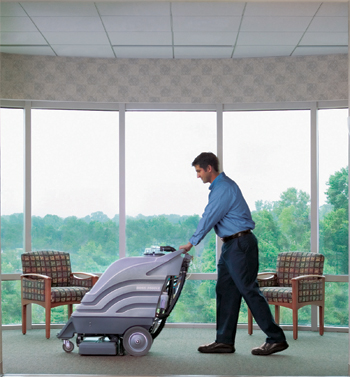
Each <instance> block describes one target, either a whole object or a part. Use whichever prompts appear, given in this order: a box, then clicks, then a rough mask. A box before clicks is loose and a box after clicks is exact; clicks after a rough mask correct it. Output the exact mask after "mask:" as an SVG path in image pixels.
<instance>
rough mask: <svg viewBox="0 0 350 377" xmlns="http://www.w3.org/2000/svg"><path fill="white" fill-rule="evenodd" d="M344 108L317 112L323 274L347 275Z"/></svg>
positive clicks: (346, 164)
mask: <svg viewBox="0 0 350 377" xmlns="http://www.w3.org/2000/svg"><path fill="white" fill-rule="evenodd" d="M347 115H348V114H347V109H332V110H320V111H319V113H318V123H319V177H320V178H319V182H320V183H319V197H320V202H319V205H320V208H319V217H320V252H321V253H322V254H324V255H325V257H326V258H325V273H327V274H336V275H342V274H347V273H348V202H349V194H348V130H347Z"/></svg>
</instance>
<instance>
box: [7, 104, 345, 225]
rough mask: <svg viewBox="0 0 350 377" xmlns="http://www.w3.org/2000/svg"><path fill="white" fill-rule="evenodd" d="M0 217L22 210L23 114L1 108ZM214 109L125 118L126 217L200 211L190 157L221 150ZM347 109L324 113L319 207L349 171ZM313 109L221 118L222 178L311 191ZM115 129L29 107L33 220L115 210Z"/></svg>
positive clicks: (246, 190) (258, 194) (101, 119)
mask: <svg viewBox="0 0 350 377" xmlns="http://www.w3.org/2000/svg"><path fill="white" fill-rule="evenodd" d="M0 121H1V164H2V166H1V173H2V186H1V188H2V194H1V199H2V214H3V215H4V214H5V215H6V214H12V213H20V212H22V211H23V111H22V110H20V109H16V110H14V109H2V110H1V113H0ZM215 135H216V114H215V113H212V112H192V113H191V112H127V113H126V211H127V215H130V216H136V215H138V214H143V215H147V216H149V215H159V214H180V215H192V214H199V215H200V214H202V212H203V209H204V207H205V205H206V203H207V197H208V193H209V190H208V188H209V185H204V184H203V183H202V181H201V180H199V179H197V178H196V174H195V171H194V168H193V167H192V166H191V163H192V161H193V159H194V158H195V157H196V156H197V155H198V154H199V153H201V152H202V151H212V152H214V153H216V136H215ZM347 144H348V131H347V110H346V109H343V110H322V111H319V156H320V160H319V161H320V163H319V165H320V170H319V177H320V205H322V204H324V203H325V200H326V196H325V195H324V192H325V190H326V189H327V186H326V182H327V180H328V179H329V176H330V175H331V174H333V173H334V172H335V171H338V170H340V168H342V167H345V166H346V165H347V159H348V157H347V155H348V146H347ZM309 145H310V129H309V112H308V111H288V112H286V111H285V112H282V111H275V112H273V111H265V112H259V113H257V112H250V113H248V112H235V113H233V112H229V113H224V159H223V168H224V171H225V173H226V174H227V175H228V176H230V177H231V178H232V179H234V180H235V181H236V182H237V183H238V185H239V186H240V187H241V189H242V192H243V195H244V196H245V198H246V200H247V202H248V205H249V206H250V208H251V210H254V209H255V201H256V200H264V201H274V200H279V197H280V194H281V193H282V192H283V191H285V190H286V189H288V188H289V187H295V188H297V189H298V190H303V191H305V192H308V193H310V147H309ZM118 175H119V126H118V114H117V113H113V112H94V111H93V112H84V111H57V110H32V214H33V215H36V216H45V215H46V214H54V215H58V216H61V217H67V216H72V215H74V216H77V217H84V216H87V215H90V214H91V213H93V212H97V211H102V212H104V213H105V214H106V215H107V216H109V217H110V218H112V217H113V216H114V215H115V214H117V213H119V205H118V203H119V177H118Z"/></svg>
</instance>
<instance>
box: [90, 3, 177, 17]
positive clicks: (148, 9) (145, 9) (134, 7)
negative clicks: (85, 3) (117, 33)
mask: <svg viewBox="0 0 350 377" xmlns="http://www.w3.org/2000/svg"><path fill="white" fill-rule="evenodd" d="M96 7H97V9H98V10H99V13H100V15H101V16H170V2H169V3H167V2H152V1H150V2H148V1H147V2H136V1H135V2H134V1H129V2H97V3H96Z"/></svg>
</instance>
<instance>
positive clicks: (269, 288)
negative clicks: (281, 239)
mask: <svg viewBox="0 0 350 377" xmlns="http://www.w3.org/2000/svg"><path fill="white" fill-rule="evenodd" d="M323 265H324V256H323V255H322V254H319V253H306V252H283V253H280V254H278V257H277V265H276V272H272V273H267V272H263V273H259V274H258V282H259V286H260V290H261V292H262V294H263V295H264V296H265V298H266V300H267V302H268V303H269V304H270V305H275V321H276V323H279V320H280V306H284V307H287V308H290V309H292V310H293V338H294V339H297V338H298V310H299V309H300V308H301V307H303V306H305V305H316V306H318V307H319V333H320V335H323V332H324V305H325V276H323ZM252 333H253V317H252V313H251V311H250V310H249V309H248V334H249V335H251V334H252Z"/></svg>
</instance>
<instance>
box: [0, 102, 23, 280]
mask: <svg viewBox="0 0 350 377" xmlns="http://www.w3.org/2000/svg"><path fill="white" fill-rule="evenodd" d="M23 113H24V112H23V110H22V109H4V108H2V109H1V112H0V124H1V251H2V254H1V268H2V273H19V272H21V270H22V266H21V262H20V254H21V253H22V252H23V195H24V194H23V164H24V162H23V137H24V136H23Z"/></svg>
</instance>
